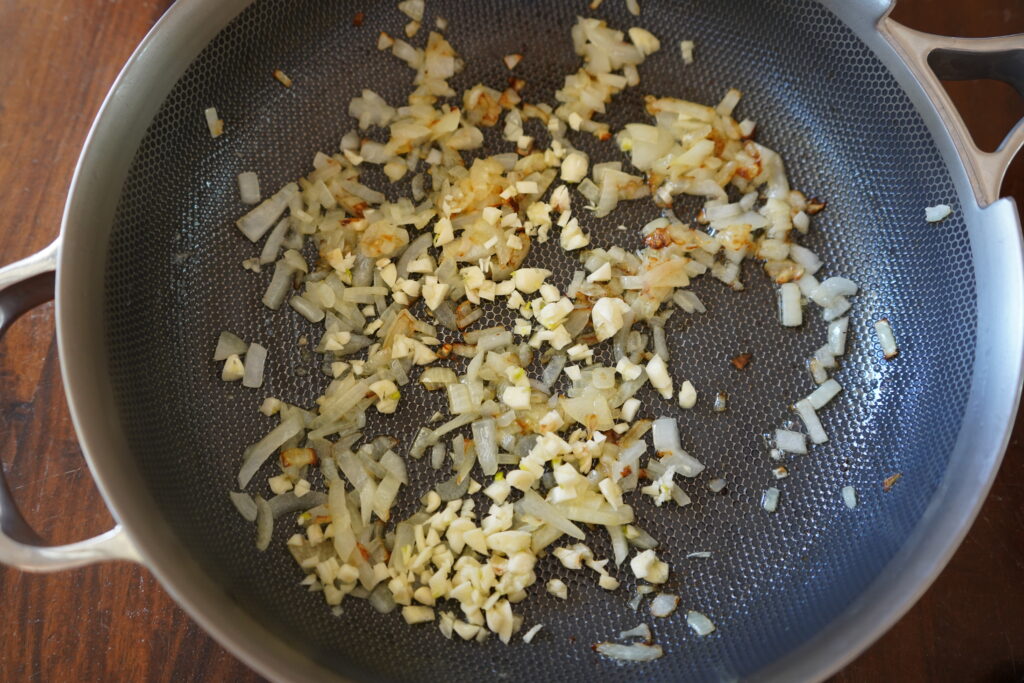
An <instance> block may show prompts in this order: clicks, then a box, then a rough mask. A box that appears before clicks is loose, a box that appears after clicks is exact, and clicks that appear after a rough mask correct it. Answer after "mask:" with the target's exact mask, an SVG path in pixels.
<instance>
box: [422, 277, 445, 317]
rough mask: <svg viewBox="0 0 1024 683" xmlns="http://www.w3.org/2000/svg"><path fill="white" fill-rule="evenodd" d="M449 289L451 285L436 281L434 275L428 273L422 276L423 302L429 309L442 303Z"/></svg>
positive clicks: (435, 307) (435, 308) (433, 308)
mask: <svg viewBox="0 0 1024 683" xmlns="http://www.w3.org/2000/svg"><path fill="white" fill-rule="evenodd" d="M449 289H451V287H450V286H449V285H448V284H446V283H444V282H438V280H437V278H436V277H434V276H433V275H428V276H426V277H425V278H423V302H424V303H425V304H426V305H427V308H429V309H430V310H432V311H434V310H437V307H438V306H440V305H441V304H442V303H444V300H445V297H447V296H448V290H449Z"/></svg>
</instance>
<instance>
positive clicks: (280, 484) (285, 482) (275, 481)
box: [267, 474, 292, 495]
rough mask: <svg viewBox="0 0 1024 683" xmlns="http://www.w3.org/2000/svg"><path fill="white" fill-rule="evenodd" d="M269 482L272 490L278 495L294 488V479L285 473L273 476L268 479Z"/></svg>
mask: <svg viewBox="0 0 1024 683" xmlns="http://www.w3.org/2000/svg"><path fill="white" fill-rule="evenodd" d="M267 483H268V484H269V485H270V490H271V491H273V492H274V493H276V494H278V495H280V494H282V493H287V492H289V491H291V490H292V481H291V479H289V478H288V476H287V475H284V474H279V475H277V476H276V477H271V478H270V479H268V480H267Z"/></svg>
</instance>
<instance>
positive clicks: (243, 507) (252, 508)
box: [228, 491, 257, 522]
mask: <svg viewBox="0 0 1024 683" xmlns="http://www.w3.org/2000/svg"><path fill="white" fill-rule="evenodd" d="M228 495H229V496H230V497H231V504H232V505H234V506H235V509H236V510H238V514H240V515H242V518H243V519H245V521H247V522H254V521H256V512H257V508H256V501H254V500H253V499H252V496H250V495H249V494H248V493H239V492H238V491H231V492H230V493H229V494H228Z"/></svg>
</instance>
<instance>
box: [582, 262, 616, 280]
mask: <svg viewBox="0 0 1024 683" xmlns="http://www.w3.org/2000/svg"><path fill="white" fill-rule="evenodd" d="M611 279H612V266H611V264H610V263H603V264H602V265H601V266H600V267H599V268H598V269H597V270H595V271H594V272H593V273H591V274H590V275H588V276H587V282H608V281H609V280H611Z"/></svg>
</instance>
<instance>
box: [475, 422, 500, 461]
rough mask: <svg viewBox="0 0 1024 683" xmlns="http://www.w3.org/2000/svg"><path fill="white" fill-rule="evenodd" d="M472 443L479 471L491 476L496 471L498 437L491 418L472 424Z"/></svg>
mask: <svg viewBox="0 0 1024 683" xmlns="http://www.w3.org/2000/svg"><path fill="white" fill-rule="evenodd" d="M473 443H474V444H475V445H476V457H477V461H478V462H479V463H480V471H482V472H483V473H484V474H485V475H487V476H491V475H493V474H494V473H495V472H497V471H498V436H497V430H496V428H495V425H494V420H493V419H492V418H489V417H488V418H483V419H481V420H477V421H475V422H474V423H473Z"/></svg>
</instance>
